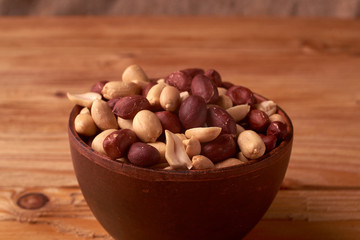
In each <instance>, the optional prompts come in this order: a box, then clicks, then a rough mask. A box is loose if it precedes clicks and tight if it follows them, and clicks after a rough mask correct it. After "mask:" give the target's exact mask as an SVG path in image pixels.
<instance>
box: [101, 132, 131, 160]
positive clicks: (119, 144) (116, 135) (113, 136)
mask: <svg viewBox="0 0 360 240" xmlns="http://www.w3.org/2000/svg"><path fill="white" fill-rule="evenodd" d="M136 141H137V137H136V134H135V133H134V132H133V131H131V130H129V129H120V130H117V131H114V132H112V133H110V134H109V135H108V136H107V137H106V138H105V139H104V142H103V148H104V151H105V152H106V155H108V156H109V157H110V158H111V159H113V160H115V159H117V158H121V157H124V155H125V153H126V152H127V150H128V149H129V147H130V146H131V144H133V143H135V142H136Z"/></svg>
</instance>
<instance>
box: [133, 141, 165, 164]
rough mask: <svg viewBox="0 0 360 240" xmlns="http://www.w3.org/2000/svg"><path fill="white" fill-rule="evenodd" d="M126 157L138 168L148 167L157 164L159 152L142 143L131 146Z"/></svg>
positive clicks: (159, 158)
mask: <svg viewBox="0 0 360 240" xmlns="http://www.w3.org/2000/svg"><path fill="white" fill-rule="evenodd" d="M127 157H128V159H129V161H130V162H131V163H132V164H134V165H136V166H139V167H149V166H151V165H155V164H157V163H159V162H160V160H161V157H160V153H159V151H158V150H157V149H156V148H155V147H153V146H150V145H149V144H146V143H143V142H136V143H134V144H132V145H131V147H130V149H129V152H128V154H127Z"/></svg>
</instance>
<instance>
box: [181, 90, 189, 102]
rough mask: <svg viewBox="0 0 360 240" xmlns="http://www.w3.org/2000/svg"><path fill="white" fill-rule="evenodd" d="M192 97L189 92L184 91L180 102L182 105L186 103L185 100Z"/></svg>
mask: <svg viewBox="0 0 360 240" xmlns="http://www.w3.org/2000/svg"><path fill="white" fill-rule="evenodd" d="M189 96H190V94H189V92H188V91H184V92H181V93H180V102H181V103H182V102H183V101H185V99H187V98H188V97H189Z"/></svg>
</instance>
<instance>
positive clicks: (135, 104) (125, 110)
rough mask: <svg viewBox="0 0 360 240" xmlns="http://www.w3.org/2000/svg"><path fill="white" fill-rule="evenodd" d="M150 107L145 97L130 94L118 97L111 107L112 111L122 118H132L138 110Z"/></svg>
mask: <svg viewBox="0 0 360 240" xmlns="http://www.w3.org/2000/svg"><path fill="white" fill-rule="evenodd" d="M150 107H151V105H150V103H149V101H148V100H147V99H146V97H144V96H141V95H132V96H126V97H122V98H120V99H119V100H118V101H117V102H116V104H115V106H114V108H113V113H115V115H117V116H119V117H121V118H124V119H132V118H134V116H135V115H136V114H137V113H138V112H139V111H141V110H144V109H149V108H150Z"/></svg>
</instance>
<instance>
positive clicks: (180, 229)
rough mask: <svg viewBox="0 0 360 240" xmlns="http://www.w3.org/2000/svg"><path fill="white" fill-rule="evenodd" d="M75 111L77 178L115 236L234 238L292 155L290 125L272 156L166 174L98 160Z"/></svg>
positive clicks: (126, 239)
mask: <svg viewBox="0 0 360 240" xmlns="http://www.w3.org/2000/svg"><path fill="white" fill-rule="evenodd" d="M74 111H75V112H78V111H79V109H77V110H76V109H74V110H73V113H72V117H70V121H69V122H70V124H69V140H70V149H71V154H72V159H73V165H74V170H75V173H76V177H77V179H78V182H79V185H80V188H81V191H82V193H83V195H84V198H85V200H86V201H87V203H88V205H89V207H90V209H91V210H92V212H93V214H94V215H95V217H96V218H97V219H98V221H99V222H100V223H101V224H102V225H103V227H104V228H105V229H106V230H107V231H108V232H109V233H110V234H111V235H112V236H113V237H114V238H115V239H119V240H137V239H157V240H162V239H164V240H169V239H174V240H176V239H179V240H180V239H181V240H183V239H196V240H199V239H209V240H211V239H219V240H220V239H221V240H223V239H227V240H229V239H230V240H231V239H240V238H242V237H244V236H245V235H246V234H247V233H248V232H249V231H250V230H251V229H252V228H253V227H254V226H255V225H256V223H257V222H258V221H259V220H260V219H261V217H262V216H263V215H264V213H265V212H266V210H267V209H268V208H269V206H270V204H271V202H272V201H273V199H274V198H275V195H276V193H277V191H278V189H279V188H280V185H281V183H282V180H283V178H284V175H285V172H286V169H287V166H288V162H289V159H290V154H291V148H292V140H293V136H292V135H293V132H292V125H291V122H289V124H290V126H291V133H290V136H289V137H288V139H287V141H286V143H284V144H285V145H283V147H279V148H277V149H276V154H271V155H270V156H269V157H267V158H266V159H264V160H262V161H260V162H258V163H255V164H252V165H249V166H246V167H241V166H240V167H232V168H228V169H224V170H223V171H220V172H218V173H216V174H208V175H207V174H196V173H195V174H190V175H189V176H186V174H178V175H176V174H175V175H172V174H167V172H166V171H154V170H149V169H141V168H138V167H134V166H131V165H128V164H122V163H119V162H114V161H111V160H109V159H105V161H104V157H102V156H100V155H99V154H96V153H94V152H92V151H91V149H90V148H89V147H88V146H86V144H85V143H84V142H82V141H81V140H80V138H79V137H78V136H77V134H76V133H75V132H74V130H73V118H74V117H75V115H76V114H74ZM71 118H72V119H71ZM229 169H230V170H229ZM184 175H185V176H184ZM169 176H170V177H169ZM207 176H210V177H207ZM211 176H220V177H211Z"/></svg>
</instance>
